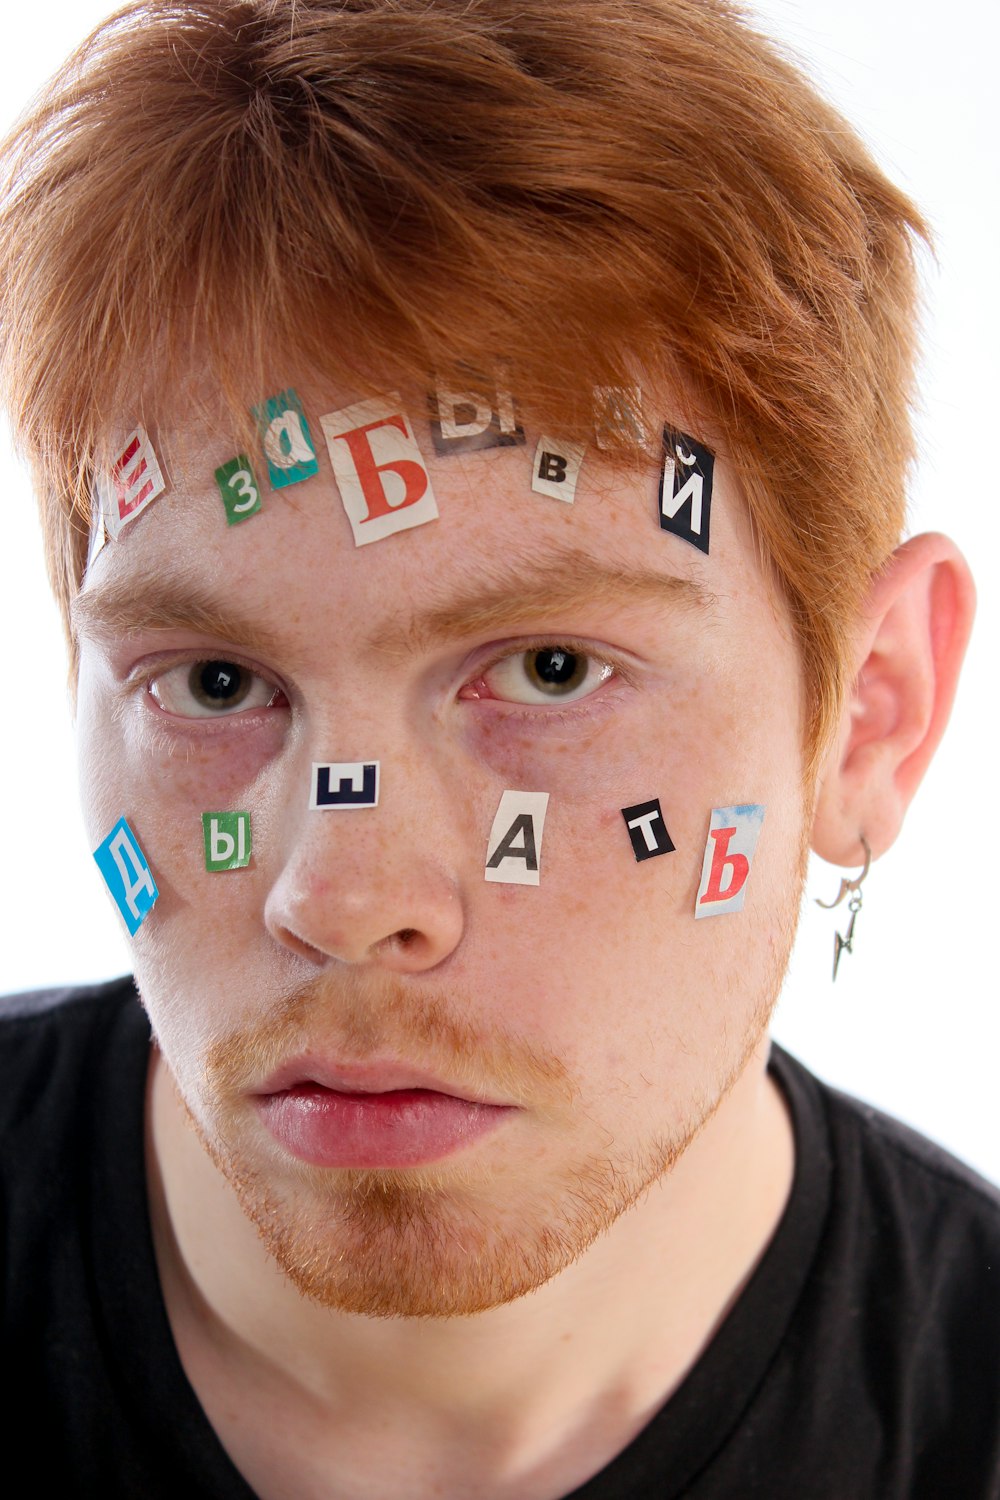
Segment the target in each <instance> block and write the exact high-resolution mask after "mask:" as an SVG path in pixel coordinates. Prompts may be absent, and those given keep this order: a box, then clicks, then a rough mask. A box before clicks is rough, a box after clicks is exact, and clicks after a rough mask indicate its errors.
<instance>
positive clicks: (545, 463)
mask: <svg viewBox="0 0 1000 1500" xmlns="http://www.w3.org/2000/svg"><path fill="white" fill-rule="evenodd" d="M583 454H584V447H583V444H582V443H566V442H560V441H558V440H557V439H554V438H547V437H543V438H539V440H538V447H537V448H536V449H535V467H534V470H533V471H532V475H531V488H532V489H533V490H534V491H535V494H536V495H551V497H552V499H553V500H565V501H567V502H568V503H570V504H572V502H573V501H574V500H575V499H576V481H577V479H578V477H579V474H580V465H581V464H582V463H583Z"/></svg>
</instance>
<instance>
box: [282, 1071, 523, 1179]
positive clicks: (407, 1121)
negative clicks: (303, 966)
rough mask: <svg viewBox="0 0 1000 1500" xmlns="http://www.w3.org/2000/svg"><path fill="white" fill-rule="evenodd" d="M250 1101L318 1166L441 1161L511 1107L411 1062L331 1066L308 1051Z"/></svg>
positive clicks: (293, 1148)
mask: <svg viewBox="0 0 1000 1500" xmlns="http://www.w3.org/2000/svg"><path fill="white" fill-rule="evenodd" d="M424 1077H427V1079H428V1081H427V1082H426V1083H425V1082H424ZM435 1085H436V1086H435ZM255 1102H256V1104H257V1109H258V1111H259V1114H260V1117H261V1119H262V1121H263V1123H264V1124H265V1125H266V1126H267V1128H268V1130H269V1131H270V1132H271V1134H272V1135H273V1136H274V1138H275V1139H276V1140H277V1141H279V1142H280V1144H281V1145H282V1146H284V1147H285V1149H286V1150H287V1151H289V1152H291V1154H292V1155H293V1156H296V1157H298V1159H299V1160H300V1161H304V1162H309V1163H310V1164H311V1165H313V1166H320V1167H414V1166H420V1165H422V1164H423V1163H425V1162H432V1161H439V1160H441V1159H442V1158H443V1157H446V1156H450V1155H451V1154H452V1152H454V1151H458V1150H460V1149H461V1148H462V1147H463V1146H466V1145H468V1144H470V1143H471V1142H472V1141H475V1140H478V1139H479V1138H480V1137H481V1136H484V1135H486V1134H488V1133H489V1132H490V1131H492V1130H495V1129H496V1128H497V1126H498V1125H500V1123H501V1122H502V1121H503V1120H504V1119H505V1118H506V1117H507V1116H508V1115H510V1114H512V1113H513V1112H514V1111H513V1109H512V1108H511V1107H510V1106H507V1105H502V1104H485V1103H482V1102H480V1101H479V1100H474V1099H466V1098H462V1097H461V1096H459V1095H457V1094H453V1093H449V1092H447V1086H446V1085H443V1084H441V1083H440V1082H438V1080H433V1081H431V1080H430V1079H429V1075H423V1076H421V1075H420V1073H419V1071H418V1070H415V1069H413V1068H409V1067H402V1066H399V1065H396V1064H386V1065H381V1064H378V1065H372V1066H364V1067H357V1066H354V1065H351V1066H349V1067H339V1066H335V1067H329V1066H325V1065H324V1064H322V1063H317V1062H316V1061H315V1060H312V1059H310V1060H305V1059H298V1060H297V1061H295V1062H289V1063H287V1064H285V1065H284V1066H283V1067H282V1068H281V1069H279V1070H278V1071H277V1072H276V1073H274V1074H273V1075H272V1076H271V1077H270V1078H269V1079H268V1080H267V1081H266V1083H265V1084H264V1085H263V1087H262V1089H261V1091H260V1092H259V1093H258V1094H257V1095H256V1098H255Z"/></svg>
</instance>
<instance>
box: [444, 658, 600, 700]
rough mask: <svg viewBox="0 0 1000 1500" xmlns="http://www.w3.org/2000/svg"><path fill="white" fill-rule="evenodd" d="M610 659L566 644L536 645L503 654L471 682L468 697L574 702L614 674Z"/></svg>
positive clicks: (587, 695)
mask: <svg viewBox="0 0 1000 1500" xmlns="http://www.w3.org/2000/svg"><path fill="white" fill-rule="evenodd" d="M614 672H615V669H614V667H613V666H612V665H611V663H610V662H607V661H602V660H601V659H600V658H599V657H597V656H592V655H591V654H590V653H589V652H587V651H582V650H580V649H578V648H576V647H571V646H562V645H545V646H532V647H530V648H529V649H527V650H524V651H516V652H513V653H512V654H511V655H510V656H505V657H502V658H501V660H500V661H498V662H494V663H493V665H492V666H491V667H488V668H487V670H486V671H485V672H484V673H483V674H482V676H481V677H479V678H478V679H477V680H476V681H475V682H474V683H471V684H470V686H469V689H468V690H467V692H466V694H465V696H468V697H472V698H501V699H505V700H506V701H508V702H511V703H573V702H575V701H576V700H577V699H578V698H588V697H589V696H590V695H591V693H593V692H595V691H596V689H597V688H599V687H600V685H601V683H602V682H606V681H607V680H608V678H609V677H612V676H614Z"/></svg>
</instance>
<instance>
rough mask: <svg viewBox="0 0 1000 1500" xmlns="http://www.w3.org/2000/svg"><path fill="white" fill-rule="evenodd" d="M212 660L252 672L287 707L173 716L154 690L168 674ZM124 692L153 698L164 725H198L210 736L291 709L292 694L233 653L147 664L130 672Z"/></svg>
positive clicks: (271, 705)
mask: <svg viewBox="0 0 1000 1500" xmlns="http://www.w3.org/2000/svg"><path fill="white" fill-rule="evenodd" d="M212 661H219V662H229V663H231V664H232V665H233V666H236V667H241V668H242V669H243V671H245V672H248V673H250V675H251V676H252V677H254V678H255V679H256V680H257V681H258V682H262V683H265V684H266V685H267V686H268V687H269V688H270V689H271V690H272V693H273V694H275V695H277V694H281V696H282V697H283V698H284V699H285V702H284V703H283V704H271V703H267V704H259V705H255V706H254V707H252V708H248V709H244V710H242V711H241V712H237V713H230V714H224V713H220V714H219V715H218V716H216V715H212V714H206V715H198V714H177V713H172V712H171V711H170V710H169V709H167V708H164V707H163V705H162V704H160V703H157V702H156V699H155V697H154V695H153V687H154V685H155V684H156V683H157V682H158V681H159V680H160V679H161V678H163V677H165V676H166V675H167V673H168V672H172V671H176V670H177V668H179V667H188V668H191V667H195V666H198V665H200V664H204V663H208V662H212ZM123 691H124V694H125V695H132V694H135V693H139V694H142V695H144V696H145V697H146V698H148V699H151V700H152V702H153V704H154V705H155V707H154V711H155V712H156V713H157V714H159V715H160V716H161V717H162V720H163V721H164V724H167V723H181V724H186V725H197V726H198V732H199V733H206V734H210V733H212V731H213V729H215V728H217V727H221V726H222V725H224V724H230V725H231V724H233V723H234V722H235V723H240V722H242V723H243V724H249V723H250V721H251V720H252V719H256V718H257V717H258V716H259V715H260V714H261V713H262V712H263V711H264V710H265V709H270V708H272V707H274V708H287V707H288V706H289V700H288V694H287V693H286V692H285V689H284V688H283V687H282V686H281V684H280V683H279V682H277V681H276V680H275V679H274V678H272V677H269V676H267V675H266V674H265V673H263V672H261V670H260V669H259V667H257V666H255V665H254V664H253V663H252V662H249V661H247V660H246V659H245V658H244V657H241V656H239V655H237V654H236V653H235V652H232V651H220V652H214V653H213V654H211V655H205V656H190V655H177V656H172V657H168V658H166V659H161V660H159V661H154V662H149V663H146V664H144V665H143V666H140V667H137V668H134V669H133V670H132V671H131V672H130V673H129V675H128V677H127V678H126V680H125V683H124V684H123Z"/></svg>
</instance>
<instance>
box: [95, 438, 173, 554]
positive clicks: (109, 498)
mask: <svg viewBox="0 0 1000 1500" xmlns="http://www.w3.org/2000/svg"><path fill="white" fill-rule="evenodd" d="M166 487H167V486H166V481H165V479H164V478H163V471H162V470H161V468H160V465H159V461H158V460H157V457H156V454H155V452H154V451H153V445H152V443H151V442H150V441H149V438H148V437H147V436H146V430H145V428H143V427H137V428H136V429H135V431H134V432H130V433H129V435H128V437H127V438H126V439H125V442H124V445H123V447H122V451H121V452H120V453H119V454H118V455H117V457H116V458H115V459H114V461H113V463H112V465H111V468H110V469H108V470H107V471H105V472H104V473H101V474H98V476H97V493H98V494H99V496H100V497H101V510H102V512H103V514H104V524H105V526H106V527H107V531H108V536H110V537H117V536H118V535H119V533H120V532H121V530H122V528H123V527H125V526H127V525H128V524H129V522H130V521H134V520H135V518H136V516H139V515H141V514H142V512H143V511H144V510H145V509H146V507H147V506H148V505H152V503H153V501H154V500H155V499H156V498H157V496H159V495H162V494H163V491H164V490H165V489H166Z"/></svg>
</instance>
